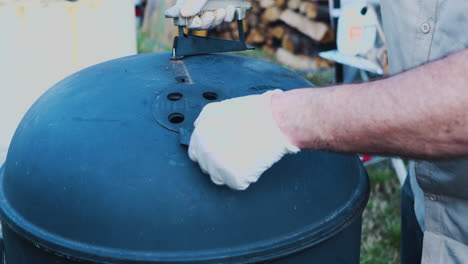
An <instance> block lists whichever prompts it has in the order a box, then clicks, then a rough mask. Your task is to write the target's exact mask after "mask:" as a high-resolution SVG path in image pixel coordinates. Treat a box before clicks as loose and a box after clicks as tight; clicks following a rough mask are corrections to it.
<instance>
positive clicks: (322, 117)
mask: <svg viewBox="0 0 468 264" xmlns="http://www.w3.org/2000/svg"><path fill="white" fill-rule="evenodd" d="M467 62H468V51H467V50H465V51H462V52H459V53H457V54H454V55H451V56H449V57H447V58H444V59H442V60H439V61H436V62H433V63H430V64H427V65H424V66H421V67H419V68H416V69H413V70H410V71H408V72H405V73H402V74H399V75H396V76H393V77H391V78H387V79H383V80H379V81H375V82H370V83H363V84H354V85H343V86H335V87H329V88H319V89H316V88H309V89H297V90H293V91H289V92H286V93H283V94H279V95H277V96H274V97H273V99H272V109H273V114H274V116H275V119H276V120H277V122H278V125H279V126H280V128H281V129H282V131H283V132H284V133H285V134H286V135H288V137H289V138H291V140H292V141H293V143H295V144H296V145H298V146H299V147H300V148H310V149H322V150H331V151H340V152H359V153H372V154H381V155H399V156H407V157H412V158H447V157H458V156H465V155H468V63H467Z"/></svg>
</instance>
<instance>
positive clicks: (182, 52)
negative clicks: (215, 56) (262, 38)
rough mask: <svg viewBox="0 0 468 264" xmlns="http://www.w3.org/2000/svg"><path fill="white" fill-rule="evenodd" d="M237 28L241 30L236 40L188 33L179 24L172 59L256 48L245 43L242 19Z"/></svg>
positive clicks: (238, 21)
mask: <svg viewBox="0 0 468 264" xmlns="http://www.w3.org/2000/svg"><path fill="white" fill-rule="evenodd" d="M237 28H238V31H239V40H238V41H235V40H226V39H217V38H207V37H198V36H193V35H187V34H185V33H184V27H182V26H179V36H177V37H175V38H174V46H173V48H172V59H173V60H180V59H183V58H184V57H185V56H192V55H201V54H209V53H218V52H231V51H243V50H252V49H255V48H254V47H250V46H247V45H246V44H245V34H244V25H243V23H242V20H237Z"/></svg>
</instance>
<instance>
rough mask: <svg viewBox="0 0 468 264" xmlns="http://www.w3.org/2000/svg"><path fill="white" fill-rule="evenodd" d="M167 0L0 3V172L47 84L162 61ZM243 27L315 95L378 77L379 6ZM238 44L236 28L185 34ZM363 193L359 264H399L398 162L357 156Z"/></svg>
mask: <svg viewBox="0 0 468 264" xmlns="http://www.w3.org/2000/svg"><path fill="white" fill-rule="evenodd" d="M175 2H176V0H118V1H117V0H76V1H66V0H0V164H2V163H3V161H4V159H5V158H6V155H7V150H8V145H9V142H10V140H11V138H12V136H13V134H14V131H15V129H16V127H17V125H18V123H19V122H20V120H21V118H22V117H23V115H24V113H25V112H26V111H27V110H28V109H29V107H31V105H32V104H33V103H34V101H35V100H36V99H37V98H38V97H39V96H40V95H41V94H43V93H44V92H45V91H46V90H47V89H48V88H49V87H51V86H52V85H53V84H54V83H56V82H58V81H60V80H61V79H63V78H65V77H66V76H68V75H70V74H72V73H74V72H76V71H79V70H81V69H83V68H86V67H88V66H91V65H94V64H97V63H100V62H103V61H107V60H111V59H115V58H119V57H123V56H129V55H134V54H137V53H145V52H161V51H170V50H171V49H172V42H173V39H174V37H175V36H176V34H177V29H176V27H175V26H174V24H173V21H172V20H170V19H166V18H165V17H164V11H165V10H166V9H167V8H168V7H170V6H172V5H173V4H175ZM249 2H251V3H252V5H253V8H252V9H251V10H250V11H249V12H248V15H247V18H246V19H245V20H244V21H243V23H244V28H245V32H246V42H247V44H249V45H252V46H255V47H256V49H255V50H253V51H245V52H239V53H238V54H240V55H244V56H250V57H255V58H258V59H262V60H266V61H269V62H272V63H276V64H279V65H281V66H283V67H287V68H289V69H291V70H294V71H296V72H298V73H299V74H301V75H302V76H304V77H305V78H307V79H308V80H309V81H310V82H311V83H313V84H314V85H316V86H327V85H331V84H339V83H347V82H356V81H369V80H372V79H375V78H380V77H381V76H385V75H386V74H388V62H387V56H386V45H385V37H384V35H383V29H382V26H381V21H380V5H379V1H378V0H377V1H356V0H346V1H345V0H341V1H340V0H249ZM187 33H190V34H196V35H199V36H205V37H215V38H223V39H238V38H239V36H238V31H237V25H236V23H231V24H224V25H221V26H219V27H217V28H215V29H213V30H210V31H197V32H187ZM361 158H362V160H363V161H364V162H365V163H366V165H367V168H368V172H369V176H370V178H371V183H372V193H371V199H370V201H369V204H368V206H367V209H366V211H365V213H364V225H363V236H362V251H361V263H399V239H400V223H399V222H400V211H399V210H400V209H399V199H400V186H401V183H402V182H403V180H404V177H405V175H406V169H405V163H404V162H403V161H402V160H400V159H389V158H381V157H368V156H362V157H361Z"/></svg>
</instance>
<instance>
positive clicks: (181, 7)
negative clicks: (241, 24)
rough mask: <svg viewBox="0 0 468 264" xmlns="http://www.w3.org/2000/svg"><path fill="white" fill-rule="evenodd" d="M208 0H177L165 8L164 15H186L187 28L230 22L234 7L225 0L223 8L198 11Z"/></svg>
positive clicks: (213, 25) (195, 28)
mask: <svg viewBox="0 0 468 264" xmlns="http://www.w3.org/2000/svg"><path fill="white" fill-rule="evenodd" d="M208 1H209V0H178V1H177V3H176V4H175V5H174V6H172V7H171V8H169V9H167V10H166V12H165V13H164V15H165V16H166V17H179V16H183V17H188V18H190V19H189V25H188V26H187V28H188V29H194V30H202V29H210V28H213V27H216V26H218V25H219V24H221V23H223V22H227V23H230V22H232V20H233V19H234V13H235V8H234V6H232V5H229V4H228V2H229V1H226V7H225V8H217V9H215V10H210V11H205V12H200V11H201V10H202V8H203V6H204V5H205V4H206V3H207V2H208Z"/></svg>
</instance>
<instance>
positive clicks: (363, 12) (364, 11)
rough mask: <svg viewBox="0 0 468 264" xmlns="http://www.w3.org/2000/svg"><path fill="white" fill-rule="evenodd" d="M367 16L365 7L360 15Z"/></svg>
mask: <svg viewBox="0 0 468 264" xmlns="http://www.w3.org/2000/svg"><path fill="white" fill-rule="evenodd" d="M366 14H367V7H363V8H362V9H361V15H363V16H365V15H366Z"/></svg>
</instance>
